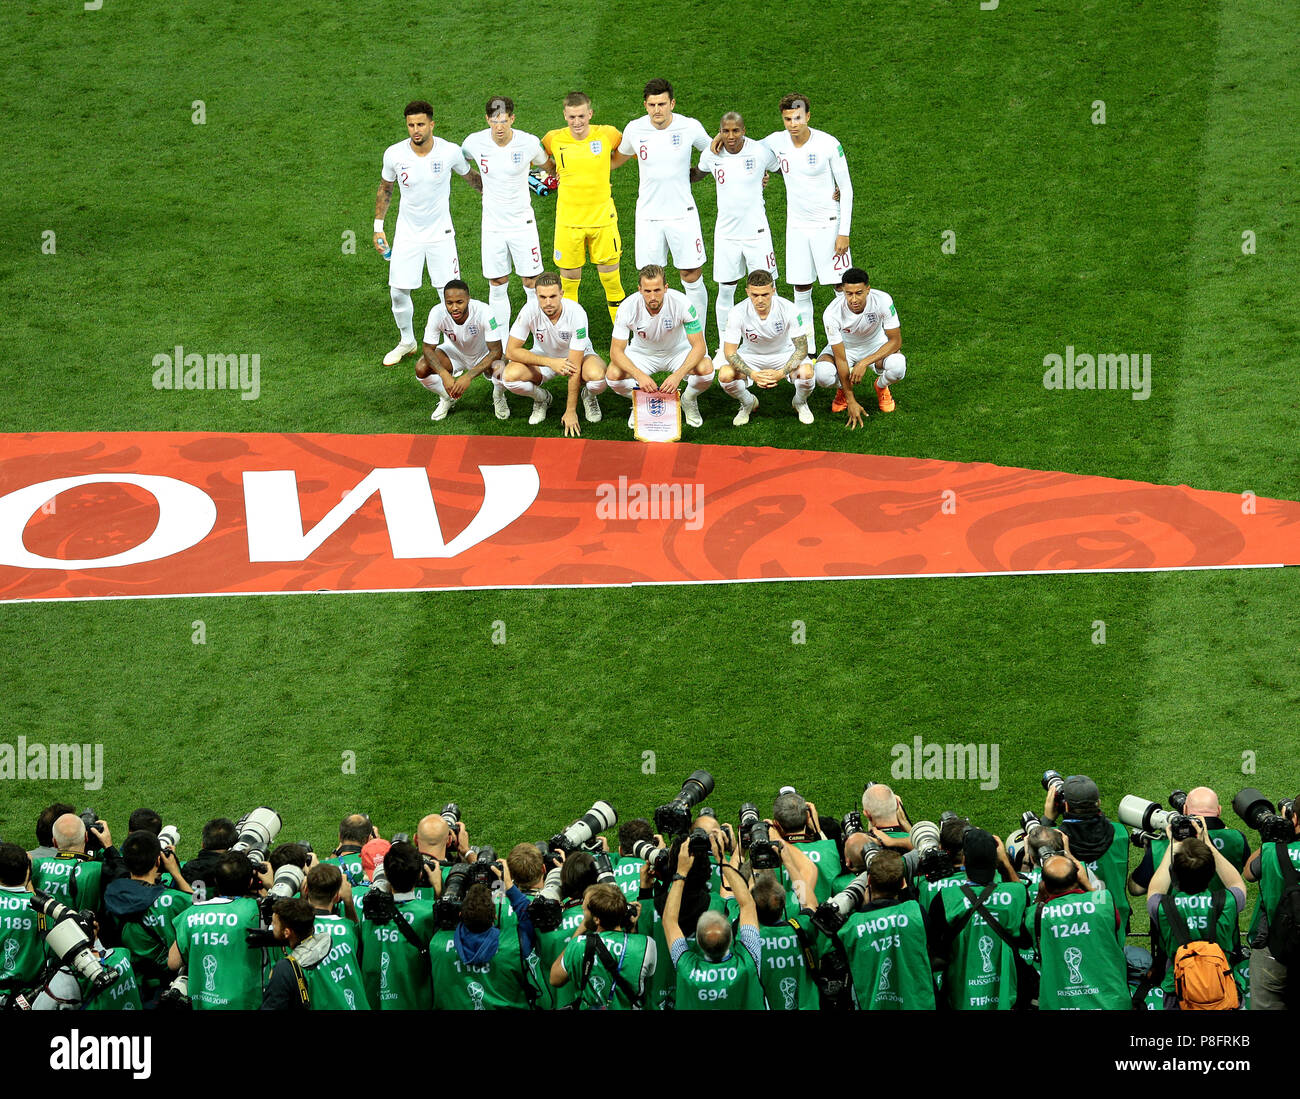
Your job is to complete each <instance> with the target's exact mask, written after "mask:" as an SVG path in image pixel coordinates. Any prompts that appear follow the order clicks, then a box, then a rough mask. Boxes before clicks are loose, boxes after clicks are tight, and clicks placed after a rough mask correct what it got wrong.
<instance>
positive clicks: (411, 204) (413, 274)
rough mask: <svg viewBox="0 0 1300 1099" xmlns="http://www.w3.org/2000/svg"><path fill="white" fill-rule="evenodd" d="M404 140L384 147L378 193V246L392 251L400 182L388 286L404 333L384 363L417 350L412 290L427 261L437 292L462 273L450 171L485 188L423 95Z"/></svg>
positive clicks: (411, 108) (414, 104)
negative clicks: (390, 221)
mask: <svg viewBox="0 0 1300 1099" xmlns="http://www.w3.org/2000/svg"><path fill="white" fill-rule="evenodd" d="M403 113H404V114H405V116H406V132H407V134H408V138H407V140H406V141H399V142H397V144H395V145H390V146H389V147H388V148H387V149H385V150H384V164H383V168H382V170H381V172H380V180H379V192H378V194H376V196H375V233H374V238H373V239H374V245H375V251H376V252H379V253H380V254H381V255H382V254H384V252H386V251H387V250H388V243H387V242H386V241H385V239H384V216H385V215H386V214H387V213H388V204H389V203H390V202H391V201H392V198H393V186H394V184H396V185H397V187H398V189H399V190H400V192H401V195H402V201H401V203H400V204H399V205H398V207H397V228H396V229H395V230H394V232H393V241H392V256H391V263H390V264H389V268H388V289H389V295H390V297H391V299H392V304H393V320H395V321H396V322H397V331H398V333H399V334H400V338H399V340H398V343H397V346H396V347H394V348H393V349H392V350H391V351H390V352H389V353H388V354H387V355H385V356H384V365H385V366H395V365H396V364H397V363H399V362H401V361H402V360H403V359H404V358H406V356H407V355H410V354H413V353H414V352H415V351H417V350H418V349H419V345H418V344H417V343H416V342H415V329H414V326H413V322H414V320H415V305H414V303H413V302H412V301H411V292H412V291H413V290H418V289H419V288H420V283H421V282H423V281H424V268H425V265H426V264H428V267H429V281H430V282H432V283H433V286H434V289H435V290H437V291H438V296H439V297H440V298H441V296H442V288H443V287H444V286H446V285H447V283H448V282H450V281H451V280H452V279H458V278H460V260H459V258H458V257H457V255H456V230H455V228H453V226H452V224H451V204H450V201H449V200H450V196H451V175H452V173H453V172H455V173H456V174H457V175H462V176H465V177H466V179H467V180H468V181H469V184H470V186H471V187H473V188H474V189H475V190H476V191H479V192H482V190H483V181H482V180H481V179H480V178H479V174H478V172H476V171H474V170H473V169H471V168H470V166H469V165H468V164H466V163H465V155H464V154H463V153H462V152H461V150H460V146H459V145H457V144H455V143H454V142H451V141H444V140H443V139H442V138H440V137H435V136H434V134H433V108H432V107H431V106H430V105H429V104H428V103H426V102H425V101H424V100H423V99H416V100H413V101H411V102H410V103H408V104H407V105H406V110H405V111H404V112H403Z"/></svg>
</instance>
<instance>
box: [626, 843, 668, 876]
mask: <svg viewBox="0 0 1300 1099" xmlns="http://www.w3.org/2000/svg"><path fill="white" fill-rule="evenodd" d="M632 857H633V858H634V859H642V860H643V861H645V862H647V863H649V864H650V873H651V874H653V875H654V876H655V877H656V878H658V879H659V880H660V881H667V880H668V879H669V878H671V877H672V876H673V860H672V855H671V854H670V853H669V851H668V849H667V848H666V847H656V846H655V842H654V840H637V841H636V843H634V844H632Z"/></svg>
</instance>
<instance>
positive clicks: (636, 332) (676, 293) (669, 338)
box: [614, 290, 704, 351]
mask: <svg viewBox="0 0 1300 1099" xmlns="http://www.w3.org/2000/svg"><path fill="white" fill-rule="evenodd" d="M703 331H704V328H703V326H702V325H701V324H700V318H699V317H698V316H696V314H695V306H693V305H692V304H691V303H690V300H689V299H688V298H687V297H686V295H685V294H683V293H682V292H681V291H680V290H668V291H666V292H665V294H664V303H663V306H662V307H661V308H660V310H659V312H658V313H651V312H650V310H649V309H647V308H646V304H645V298H643V297H642V296H641V294H640V293H639V292H638V291H636V290H633V291H632V293H630V294H629V295H628V296H627V297H626V298H624V299H623V302H622V304H621V305H620V306H619V307H618V312H616V313H615V314H614V339H616V340H631V341H635V343H636V345H637V346H639V347H644V348H646V349H647V350H659V351H666V350H669V349H671V348H674V347H678V346H680V345H681V344H684V343H686V342H688V341H687V339H686V337H687V336H688V335H691V336H693V335H695V334H696V333H697V332H700V333H702V332H703Z"/></svg>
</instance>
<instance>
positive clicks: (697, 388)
mask: <svg viewBox="0 0 1300 1099" xmlns="http://www.w3.org/2000/svg"><path fill="white" fill-rule="evenodd" d="M716 374H717V371H716V370H715V371H714V372H713V373H712V374H692V375H691V376H690V377H689V378H687V379H686V389H687V392H689V393H694V394H696V395H697V396H698V395H699V394H701V393H703V392H704V391H705V390H706V389H708V388H709V386H711V385H712V384H713V379H714V377H715V376H716Z"/></svg>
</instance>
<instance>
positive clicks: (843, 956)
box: [0, 770, 1300, 1011]
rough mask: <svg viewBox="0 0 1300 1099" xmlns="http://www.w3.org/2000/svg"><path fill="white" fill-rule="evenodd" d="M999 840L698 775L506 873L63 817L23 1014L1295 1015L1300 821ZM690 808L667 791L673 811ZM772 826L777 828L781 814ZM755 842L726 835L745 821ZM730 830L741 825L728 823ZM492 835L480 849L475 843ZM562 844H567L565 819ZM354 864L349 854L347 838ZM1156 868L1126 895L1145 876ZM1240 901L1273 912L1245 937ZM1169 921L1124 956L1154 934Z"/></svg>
mask: <svg viewBox="0 0 1300 1099" xmlns="http://www.w3.org/2000/svg"><path fill="white" fill-rule="evenodd" d="M1043 786H1044V787H1045V792H1046V797H1045V799H1044V803H1043V807H1042V811H1041V813H1039V812H1037V811H1029V812H1026V813H1025V814H1023V816H1022V817H1021V820H1020V822H1019V827H1018V828H1016V829H1015V830H1014V831H1012V832H1010V833H1009V834H1008V835H1007V837H1006V839H1005V841H1004V840H1002V839H999V838H998V837H997V836H996V835H995V834H994V833H993V832H991V831H989V830H986V829H983V828H981V827H979V826H978V824H976V823H974V822H972V820H971V819H970V818H968V817H966V816H964V815H962V814H960V813H958V812H954V811H945V812H944V813H943V814H942V815H940V816H939V817H938V819H937V820H919V819H918V820H915V821H913V820H911V819H909V814H908V811H907V809H906V808H905V806H904V803H903V800H902V798H901V797H900V796H899V795H898V794H896V793H895V792H894V791H893V790H892V789H891V788H890V787H889V786H886V785H884V784H883V783H875V782H872V783H867V784H866V787H865V789H864V790H863V792H862V797H861V803H860V805H859V804H854V805H853V807H852V808H851V809H850V811H849V812H847V813H845V814H844V815H843V816H842V817H838V818H837V817H834V816H832V815H831V814H828V813H826V812H825V811H823V812H820V813H819V812H818V810H817V807H816V805H814V804H813V803H812V802H811V801H809V800H807V799H806V798H805V797H804V796H803V795H802V794H800V793H799V792H798V791H797V790H795V789H794V788H793V787H788V786H787V787H783V788H782V789H781V790H780V791H779V792H778V793H777V796H776V797H775V799H774V800H773V801H770V802H764V803H763V808H762V809H760V808H759V805H757V804H753V803H746V804H743V805H741V806H740V807H739V811H738V812H737V813H736V814H735V815H734V816H732V815H731V814H729V813H727V812H726V811H725V810H723V809H721V808H714V806H715V805H717V806H721V805H722V802H720V801H716V800H714V799H713V795H714V793H715V791H714V779H713V776H712V775H711V774H710V773H709V772H708V771H705V770H697V771H694V772H692V773H691V774H690V776H689V777H688V778H687V779H686V780H685V782H683V783H682V785H681V788H680V791H679V792H678V793H677V795H676V796H675V797H672V798H671V800H669V801H668V802H667V803H666V804H663V805H659V806H658V807H656V808H655V809H654V810H653V811H652V812H650V813H648V814H647V816H646V817H641V818H636V819H631V820H625V819H620V817H619V814H618V812H617V811H616V810H615V808H614V806H613V805H611V804H610V803H609V802H606V801H603V800H600V801H596V802H595V803H594V804H593V805H592V806H591V808H590V809H589V810H588V811H587V812H586V813H584V814H583V815H582V817H581V818H579V819H578V820H576V821H574V822H573V823H571V824H568V825H567V826H563V827H562V828H561V830H560V831H558V832H557V833H556V834H555V835H553V836H551V837H550V839H541V840H537V839H535V838H534V837H526V838H524V837H520V838H519V839H520V842H518V843H515V844H514V845H513V846H511V847H510V848H509V850H508V851H507V852H506V853H505V854H504V857H501V856H499V855H498V853H497V851H496V850H495V849H493V848H492V847H490V846H486V845H483V846H471V843H470V838H469V833H468V831H467V826H466V823H465V821H464V820H463V819H462V814H461V810H460V807H459V806H458V805H457V804H455V803H449V804H446V805H444V806H443V807H442V809H441V810H440V811H437V812H434V811H430V812H428V813H427V815H425V816H423V817H422V818H421V819H420V820H419V821H418V822H415V823H414V828H413V831H412V832H410V833H392V834H390V835H391V838H383V837H382V836H381V834H380V832H379V827H378V825H377V823H376V822H375V821H373V820H372V819H371V818H370V817H369V816H366V815H365V814H359V813H352V814H348V815H346V816H344V817H343V818H342V820H341V821H340V824H339V828H338V843H337V846H335V847H333V849H332V850H330V851H328V852H322V853H321V855H320V857H317V855H316V853H315V852H314V851H313V849H312V846H311V845H310V844H309V843H306V842H303V841H299V842H291V843H284V842H281V835H280V834H281V830H282V821H281V819H280V816H279V814H278V813H277V812H275V811H274V810H273V809H271V808H269V807H266V806H261V807H258V808H257V809H254V810H252V811H251V812H249V813H247V814H246V815H245V816H243V817H242V818H240V820H239V821H237V822H236V821H232V820H230V819H229V818H225V817H218V818H215V819H213V820H209V821H208V822H207V823H206V824H204V826H203V829H202V833H201V838H200V840H199V843H198V847H199V849H198V850H197V851H196V852H195V853H193V854H192V856H191V857H190V858H188V859H187V860H185V861H183V862H182V861H181V860H180V858H179V856H178V854H177V852H178V850H179V848H180V847H181V837H180V834H179V832H178V831H177V829H176V828H175V827H174V825H172V824H170V823H169V824H167V825H166V826H164V822H163V818H162V817H161V815H160V814H159V813H157V812H156V811H154V810H152V809H148V808H140V809H137V810H135V811H134V812H132V813H131V815H130V818H129V821H128V825H127V827H128V834H127V835H126V838H125V839H124V840H123V841H122V843H121V847H120V848H119V847H117V846H115V845H114V840H113V835H112V833H111V832H110V830H109V827H108V824H107V823H106V822H105V821H103V820H100V819H97V815H96V814H95V813H94V811H93V810H85V811H83V812H82V813H81V814H78V813H77V812H76V811H75V809H74V807H73V806H72V805H70V804H67V803H55V804H52V805H50V806H48V807H47V808H46V809H45V810H44V811H43V812H42V813H41V814H40V817H39V818H38V820H37V822H36V841H37V847H36V848H35V849H33V850H31V851H30V852H29V851H25V850H23V848H22V847H21V846H19V845H18V844H15V843H0V956H2V957H3V966H2V967H0V1005H2V1006H3V1007H5V1008H13V1007H22V1008H32V1009H35V1010H43V1009H44V1010H69V1009H77V1008H84V1007H92V1008H96V1009H125V1008H146V1009H149V1008H154V1007H161V1008H167V1007H187V1006H188V1007H194V1008H198V1009H204V1010H230V1009H241V1008H243V1009H248V1008H258V1007H261V1008H272V1009H286V1010H299V1009H303V1008H310V1009H312V1010H332V1009H333V1010H364V1009H373V1010H428V1009H430V1008H433V1009H440V1008H446V1009H461V1010H465V1009H484V1008H516V1009H526V1008H543V1009H544V1008H572V1007H580V1008H595V1009H601V1008H621V1009H629V1008H631V1009H636V1008H651V1009H670V1008H676V1009H677V1010H694V1009H717V1008H724V1009H725V1008H730V1009H738V1008H743V1009H763V1008H771V1009H776V1010H807V1009H818V1008H822V1009H827V1008H849V1009H853V1008H856V1009H863V1010H899V1009H912V1010H915V1009H934V1008H950V1009H954V1010H976V1011H979V1010H997V1009H1008V1008H1028V1007H1032V1008H1037V1009H1038V1010H1044V1011H1046V1010H1054V1009H1081V1008H1090V1009H1102V1010H1120V1011H1126V1010H1130V1009H1136V1010H1152V1009H1161V1008H1179V1009H1182V1010H1189V1009H1199V1010H1211V1009H1213V1010H1233V1009H1237V1008H1240V1007H1246V1006H1249V1007H1250V1008H1251V1009H1252V1010H1257V1011H1258V1010H1276V1009H1280V1008H1283V1007H1285V1006H1287V1005H1288V1003H1293V1002H1295V1000H1294V996H1293V994H1292V991H1291V989H1292V986H1293V983H1294V979H1295V977H1296V976H1297V975H1300V872H1298V870H1297V868H1298V867H1300V816H1298V815H1297V813H1296V809H1295V801H1294V800H1284V801H1282V802H1280V803H1278V805H1277V811H1276V812H1275V811H1274V805H1273V803H1272V802H1271V801H1270V800H1269V799H1268V798H1267V797H1265V796H1264V795H1263V794H1262V793H1261V792H1260V791H1259V790H1256V789H1253V788H1250V789H1244V790H1240V791H1239V792H1238V793H1237V794H1236V795H1235V796H1234V797H1233V799H1232V803H1231V808H1232V810H1233V812H1234V813H1235V814H1236V815H1237V816H1238V817H1239V818H1240V819H1241V821H1242V822H1243V823H1244V824H1245V825H1246V826H1247V827H1249V828H1250V829H1251V830H1252V831H1253V832H1254V833H1256V836H1257V843H1258V846H1257V847H1256V848H1255V849H1254V850H1252V838H1251V837H1248V836H1247V835H1246V834H1245V833H1244V832H1242V831H1241V830H1239V829H1237V828H1233V827H1231V826H1230V825H1228V824H1226V823H1225V821H1224V819H1223V817H1224V815H1225V814H1224V810H1223V808H1222V807H1221V805H1220V801H1219V795H1218V794H1217V793H1216V792H1215V791H1214V790H1213V789H1210V788H1209V787H1205V786H1199V787H1195V788H1193V789H1191V790H1189V791H1185V792H1184V791H1174V792H1173V793H1171V794H1170V796H1169V804H1170V808H1169V809H1167V810H1166V809H1164V808H1162V807H1161V806H1160V805H1159V804H1157V803H1156V802H1153V801H1149V800H1148V799H1146V798H1144V797H1141V796H1137V795H1133V794H1130V795H1127V796H1124V797H1122V798H1120V800H1119V802H1118V806H1117V807H1116V810H1115V815H1116V817H1117V818H1118V819H1115V820H1112V819H1111V818H1110V817H1109V816H1107V814H1106V812H1105V811H1104V810H1103V808H1102V800H1101V793H1100V791H1099V789H1098V787H1097V784H1096V783H1095V782H1094V781H1093V780H1092V779H1091V778H1089V777H1088V776H1086V775H1069V776H1064V775H1061V774H1060V773H1059V772H1056V771H1048V772H1045V773H1044V775H1043ZM667 792H668V791H665V793H667ZM769 806H770V810H769V809H768V807H769ZM729 816H730V817H731V820H730V821H728V820H727V818H728V817H729ZM733 821H734V823H732V822H733ZM471 823H472V822H471ZM555 823H556V824H557V825H559V824H561V823H562V820H557V821H556V822H555ZM331 842H333V837H331ZM1134 847H1137V848H1138V849H1140V850H1141V852H1142V854H1141V856H1140V858H1139V859H1138V861H1137V866H1136V867H1135V868H1133V869H1131V870H1130V852H1131V851H1132V849H1133V848H1134ZM1246 882H1259V899H1258V903H1257V905H1256V908H1255V912H1254V915H1253V917H1252V918H1251V919H1250V922H1249V930H1248V932H1247V934H1246V937H1245V940H1244V941H1243V937H1242V923H1241V920H1242V917H1243V916H1244V914H1245V906H1246ZM1139 905H1140V906H1141V907H1143V908H1144V909H1145V911H1146V915H1147V916H1148V918H1149V924H1150V933H1149V937H1147V936H1145V935H1144V936H1143V937H1144V939H1145V940H1146V944H1147V946H1149V949H1147V947H1146V946H1139V945H1138V944H1137V943H1136V942H1133V943H1130V942H1129V939H1130V938H1136V935H1133V936H1130V934H1129V917H1130V909H1131V907H1136V906H1139Z"/></svg>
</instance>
